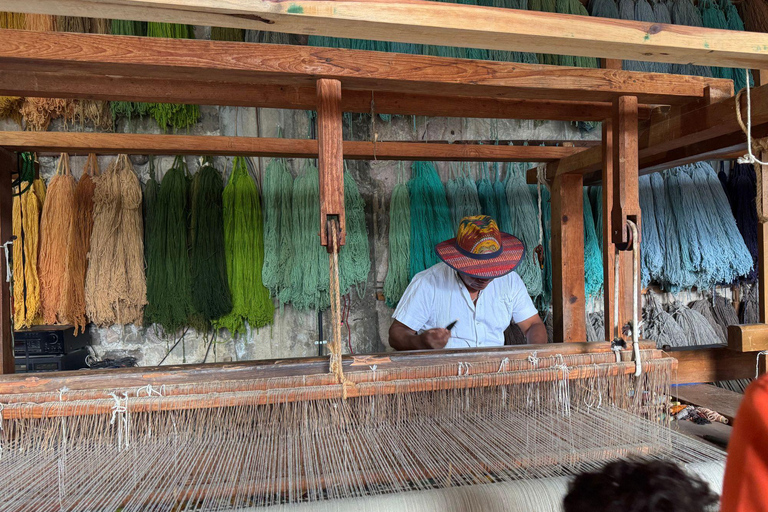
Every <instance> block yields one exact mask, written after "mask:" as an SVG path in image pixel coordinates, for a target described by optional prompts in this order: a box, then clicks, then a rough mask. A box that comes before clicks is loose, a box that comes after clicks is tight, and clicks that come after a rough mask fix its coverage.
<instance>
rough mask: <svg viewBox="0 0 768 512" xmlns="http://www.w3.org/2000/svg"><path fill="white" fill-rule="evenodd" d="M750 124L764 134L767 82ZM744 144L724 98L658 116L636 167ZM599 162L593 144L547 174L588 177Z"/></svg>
mask: <svg viewBox="0 0 768 512" xmlns="http://www.w3.org/2000/svg"><path fill="white" fill-rule="evenodd" d="M740 109H741V115H742V118H743V119H746V115H747V112H746V100H745V99H744V98H742V99H741V104H740ZM764 125H765V126H764ZM752 126H753V135H754V136H756V137H760V136H761V135H762V134H768V85H763V86H760V87H757V88H755V89H753V90H752ZM745 143H746V135H744V133H743V132H742V130H741V126H740V125H739V123H738V121H737V118H736V103H735V101H734V99H733V98H727V99H724V100H721V101H718V102H715V103H713V104H711V105H707V106H704V107H700V108H697V109H694V110H691V111H687V112H684V113H682V114H679V115H675V116H671V117H666V118H661V119H656V120H655V121H652V122H651V123H650V124H649V126H648V128H646V129H644V130H640V133H639V143H638V147H639V155H638V156H639V168H640V171H641V172H642V173H646V172H654V171H658V170H661V169H664V168H668V167H670V166H674V164H678V162H685V161H688V162H691V161H696V160H702V159H706V158H707V157H713V156H716V155H718V154H723V153H733V152H737V151H739V149H740V148H744V149H745V148H746V145H745ZM670 163H672V164H670ZM601 165H602V151H601V150H600V149H598V148H593V149H591V150H589V151H588V152H584V153H583V154H579V155H574V156H572V157H569V158H567V159H565V160H563V161H561V162H558V163H557V164H551V165H549V166H548V169H547V178H548V179H552V178H553V177H554V176H556V175H558V174H568V173H579V174H582V175H587V176H589V175H592V174H594V173H597V172H599V171H600V168H601ZM678 165H679V164H678ZM534 179H535V170H529V171H528V180H529V182H531V181H532V180H534Z"/></svg>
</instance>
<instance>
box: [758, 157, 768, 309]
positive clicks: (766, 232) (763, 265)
mask: <svg viewBox="0 0 768 512" xmlns="http://www.w3.org/2000/svg"><path fill="white" fill-rule="evenodd" d="M766 158H768V152H766V151H763V152H762V153H760V160H761V161H763V162H765V161H766ZM757 179H758V180H761V182H760V183H758V191H759V192H760V193H761V194H762V197H760V198H758V201H757V204H758V205H761V207H762V211H758V212H757V218H758V219H766V218H768V168H767V166H763V168H762V172H760V173H757ZM760 199H762V201H761V200H760ZM766 244H768V222H762V221H760V222H759V223H758V225H757V275H758V288H757V294H758V298H757V303H758V306H759V308H760V323H761V324H765V323H768V246H766Z"/></svg>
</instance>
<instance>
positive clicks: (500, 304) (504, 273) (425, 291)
mask: <svg viewBox="0 0 768 512" xmlns="http://www.w3.org/2000/svg"><path fill="white" fill-rule="evenodd" d="M435 251H436V252H437V255H438V256H439V257H440V259H441V260H442V262H441V263H438V264H436V265H433V266H432V267H430V268H428V269H427V270H424V271H423V272H419V273H418V274H416V275H415V276H414V277H413V280H412V281H411V284H409V285H408V288H407V289H406V290H405V293H404V294H403V297H402V298H401V299H400V302H399V304H398V305H397V308H396V309H395V313H394V314H393V315H392V318H393V319H394V321H393V322H392V325H391V326H390V328H389V344H390V346H392V348H394V349H396V350H419V349H431V348H438V349H439V348H475V347H494V346H500V345H504V330H505V329H506V328H507V327H508V326H509V324H510V320H514V322H515V323H516V324H517V325H518V327H520V329H521V330H522V331H523V333H524V334H525V336H526V339H527V340H528V343H546V342H547V330H546V328H545V326H544V323H543V322H542V321H541V318H539V315H538V312H537V311H536V308H535V307H534V306H533V302H532V301H531V298H530V297H529V296H528V291H527V290H526V288H525V284H523V281H522V279H520V276H518V275H517V274H516V273H514V272H512V271H513V270H514V269H515V267H516V266H517V265H518V263H520V261H521V260H522V258H523V257H524V256H525V254H524V253H525V248H524V247H523V244H522V242H521V241H520V240H518V239H517V238H515V237H514V236H512V235H510V234H508V233H502V232H500V231H499V228H498V226H497V225H496V221H494V220H493V219H492V218H490V217H488V216H487V215H478V216H475V217H465V218H464V219H462V220H461V223H460V225H459V230H458V235H457V236H456V238H452V239H450V240H446V241H445V242H441V243H439V244H437V246H436V247H435ZM454 321H456V322H455V324H454V325H452V326H451V325H450V324H452V323H454ZM447 327H451V328H450V330H449V329H448V328H447Z"/></svg>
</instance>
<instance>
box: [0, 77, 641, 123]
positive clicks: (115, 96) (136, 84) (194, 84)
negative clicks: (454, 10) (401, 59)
mask: <svg viewBox="0 0 768 512" xmlns="http://www.w3.org/2000/svg"><path fill="white" fill-rule="evenodd" d="M342 85H343V84H342ZM0 96H34V97H41V98H77V99H92V100H106V101H143V102H148V103H190V104H195V105H226V106H238V107H260V108H285V109H300V110H315V109H316V108H317V98H316V92H315V89H314V88H312V87H296V86H290V85H264V84H258V85H254V84H243V83H228V82H210V81H201V80H166V79H160V78H146V77H138V76H132V77H123V76H117V75H84V74H75V73H50V72H30V73H20V72H12V71H7V72H6V71H4V72H3V73H0ZM371 107H373V110H374V112H375V113H377V114H401V115H418V116H430V117H467V118H482V119H488V118H495V119H537V120H538V119H541V120H553V121H600V120H602V119H604V118H605V117H608V116H610V115H611V109H612V106H611V104H610V103H600V102H594V101H593V102H583V101H559V100H515V99H504V98H483V97H468V96H435V95H426V94H401V93H392V92H386V91H379V92H374V91H363V90H360V91H357V90H350V89H343V87H342V95H341V108H342V110H343V111H344V112H355V113H365V114H368V113H370V112H371ZM639 116H640V118H641V119H650V116H651V107H650V106H648V105H641V106H640V110H639Z"/></svg>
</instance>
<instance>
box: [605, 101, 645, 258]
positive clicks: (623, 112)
mask: <svg viewBox="0 0 768 512" xmlns="http://www.w3.org/2000/svg"><path fill="white" fill-rule="evenodd" d="M612 127H613V129H612V136H613V147H612V155H611V159H612V160H613V165H612V171H613V183H612V185H613V207H612V209H611V240H612V241H613V243H614V244H627V243H628V242H629V240H630V238H629V237H630V233H629V228H628V226H627V221H629V220H631V221H633V222H634V223H635V224H637V229H638V239H637V240H635V242H636V243H639V242H640V239H639V237H640V196H639V194H638V156H637V153H638V148H637V143H638V140H637V98H635V97H632V96H622V97H620V98H616V100H614V102H613V120H612ZM605 156H606V158H607V157H608V155H605ZM622 250H624V249H623V248H622Z"/></svg>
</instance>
